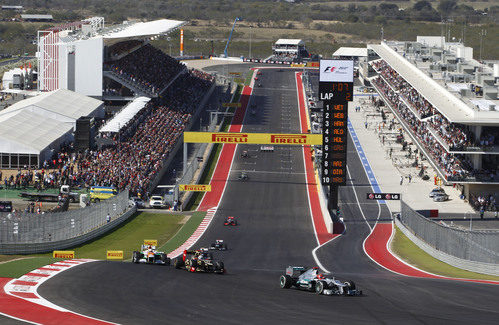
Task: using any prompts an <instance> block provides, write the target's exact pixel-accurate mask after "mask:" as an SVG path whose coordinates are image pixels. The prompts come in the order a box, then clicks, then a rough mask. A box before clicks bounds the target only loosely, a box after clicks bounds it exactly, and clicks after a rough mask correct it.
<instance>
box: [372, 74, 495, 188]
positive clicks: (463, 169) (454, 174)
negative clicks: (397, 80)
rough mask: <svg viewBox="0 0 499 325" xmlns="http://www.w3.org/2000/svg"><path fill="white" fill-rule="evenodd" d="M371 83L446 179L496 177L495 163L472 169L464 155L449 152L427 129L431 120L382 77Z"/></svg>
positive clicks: (459, 179)
mask: <svg viewBox="0 0 499 325" xmlns="http://www.w3.org/2000/svg"><path fill="white" fill-rule="evenodd" d="M373 83H374V84H375V85H376V87H377V88H378V90H379V91H380V92H381V94H382V95H383V96H384V97H385V98H386V99H387V100H388V102H389V104H390V105H391V106H392V107H393V108H394V109H396V110H397V111H398V114H399V115H400V117H401V118H402V119H403V121H404V122H405V123H406V125H407V126H408V127H409V128H411V129H412V131H413V134H414V135H415V136H416V137H417V138H418V139H419V140H420V142H421V143H422V144H423V145H424V147H425V149H426V151H427V152H428V153H429V154H430V155H431V158H432V159H433V160H434V161H435V162H436V163H437V164H438V165H439V166H440V167H441V169H442V170H443V171H444V172H445V176H446V178H447V180H448V181H464V180H469V179H472V178H476V179H482V180H488V181H492V180H494V179H496V178H497V175H496V173H497V165H496V166H495V167H494V166H490V167H489V168H486V166H484V167H483V168H482V169H481V170H474V169H473V165H472V164H471V162H470V161H469V159H468V158H467V157H466V156H465V155H458V154H453V153H449V152H448V151H447V150H446V149H445V148H444V147H443V146H442V145H441V144H440V142H439V141H438V140H437V139H436V137H435V136H434V135H433V133H432V132H429V131H428V124H430V123H431V122H430V121H428V120H427V121H423V120H421V119H420V118H418V117H417V116H416V115H415V114H414V112H413V110H411V109H409V108H408V107H407V105H406V104H405V102H404V101H402V100H401V99H400V96H399V94H398V93H396V92H395V90H394V89H393V87H392V86H391V85H389V84H388V83H387V82H386V81H385V79H384V78H380V77H378V78H376V79H374V80H373Z"/></svg>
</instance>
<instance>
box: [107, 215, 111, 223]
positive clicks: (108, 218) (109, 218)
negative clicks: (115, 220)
mask: <svg viewBox="0 0 499 325" xmlns="http://www.w3.org/2000/svg"><path fill="white" fill-rule="evenodd" d="M110 221H111V216H110V215H109V213H108V214H107V216H106V222H107V223H109V222H110Z"/></svg>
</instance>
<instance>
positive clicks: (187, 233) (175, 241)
mask: <svg viewBox="0 0 499 325" xmlns="http://www.w3.org/2000/svg"><path fill="white" fill-rule="evenodd" d="M205 216H206V212H204V211H195V212H193V213H192V216H191V217H190V218H189V220H187V222H186V223H185V225H184V226H183V227H182V228H181V229H180V230H179V231H178V232H177V233H176V234H175V236H173V237H172V238H171V239H170V240H169V241H167V242H166V243H165V244H164V245H163V246H161V247H160V248H159V250H161V251H164V252H167V253H170V252H172V251H174V250H175V249H177V248H178V247H179V246H180V245H182V244H183V243H184V242H185V241H186V240H187V239H189V237H191V235H192V234H193V233H194V231H196V229H197V228H198V227H199V224H200V223H201V221H203V219H204V217H205Z"/></svg>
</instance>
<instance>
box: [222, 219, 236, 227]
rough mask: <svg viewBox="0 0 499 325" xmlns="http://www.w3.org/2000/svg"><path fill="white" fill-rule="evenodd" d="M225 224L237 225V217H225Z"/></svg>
mask: <svg viewBox="0 0 499 325" xmlns="http://www.w3.org/2000/svg"><path fill="white" fill-rule="evenodd" d="M224 226H237V220H236V217H225V221H224Z"/></svg>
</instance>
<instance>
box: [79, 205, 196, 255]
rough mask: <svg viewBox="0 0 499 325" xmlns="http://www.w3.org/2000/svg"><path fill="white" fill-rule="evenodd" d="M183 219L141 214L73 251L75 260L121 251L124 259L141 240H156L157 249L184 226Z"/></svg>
mask: <svg viewBox="0 0 499 325" xmlns="http://www.w3.org/2000/svg"><path fill="white" fill-rule="evenodd" d="M185 217H186V216H185V215H180V214H169V213H150V212H141V213H139V214H137V215H136V216H135V217H134V218H133V219H132V220H130V221H129V222H127V223H126V224H124V225H122V226H121V227H119V228H117V229H116V230H114V231H112V232H110V233H107V234H106V235H104V236H102V237H100V238H98V239H96V240H94V241H92V242H89V243H86V244H84V245H81V246H78V247H75V248H72V249H71V250H74V251H75V256H76V257H77V258H93V259H102V260H104V259H106V251H107V250H122V251H123V255H124V256H123V257H124V259H130V258H132V252H133V251H135V250H138V249H140V245H142V243H143V242H144V239H156V240H157V241H158V247H160V246H161V245H164V244H165V243H166V242H167V241H168V240H169V239H170V238H172V237H173V236H174V235H175V233H177V232H178V231H179V229H180V228H181V227H182V226H183V225H184V223H182V222H183V220H184V218H185Z"/></svg>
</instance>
